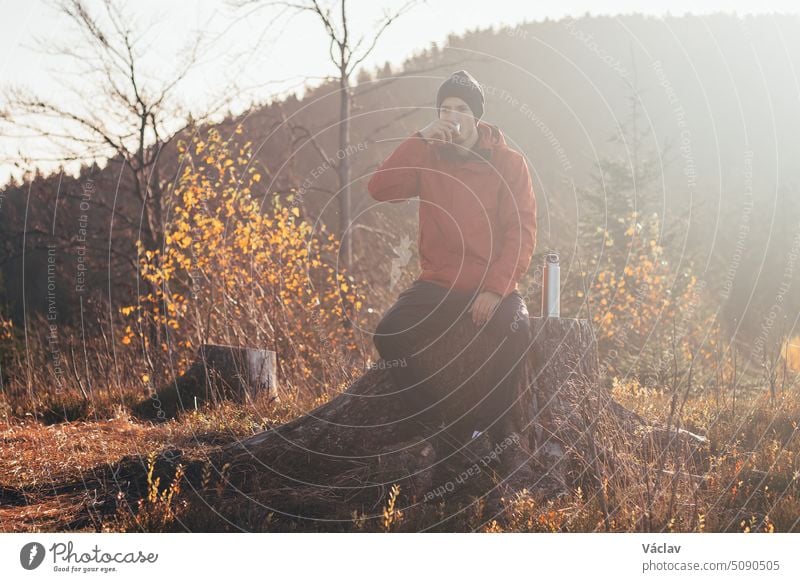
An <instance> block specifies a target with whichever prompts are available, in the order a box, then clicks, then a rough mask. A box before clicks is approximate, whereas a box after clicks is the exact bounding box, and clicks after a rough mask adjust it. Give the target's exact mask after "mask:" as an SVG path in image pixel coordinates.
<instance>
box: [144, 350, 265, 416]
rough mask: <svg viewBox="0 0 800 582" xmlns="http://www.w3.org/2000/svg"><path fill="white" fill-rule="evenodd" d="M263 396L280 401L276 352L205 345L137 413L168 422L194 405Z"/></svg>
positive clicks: (250, 400) (245, 399) (248, 399)
mask: <svg viewBox="0 0 800 582" xmlns="http://www.w3.org/2000/svg"><path fill="white" fill-rule="evenodd" d="M261 394H267V396H268V398H270V399H273V400H278V398H279V396H278V385H277V381H276V359H275V352H274V351H270V350H258V349H254V348H246V347H237V346H225V345H217V344H203V345H202V346H200V348H199V349H198V352H197V358H196V359H195V361H194V363H192V365H191V366H190V367H189V369H188V370H186V372H184V373H183V374H182V375H181V376H180V377H179V378H176V379H175V380H174V381H173V382H171V383H169V384H166V385H165V386H163V387H162V388H160V389H159V390H157V391H156V392H155V393H154V394H153V395H151V397H150V398H147V399H146V400H144V401H142V402H141V403H139V404H138V405H137V406H136V408H135V410H134V413H135V414H137V415H138V416H140V417H143V418H149V419H156V420H165V419H167V418H172V417H174V416H175V415H176V414H177V413H178V412H179V411H181V410H189V409H193V408H194V406H195V403H196V404H198V405H199V404H203V403H206V402H210V403H213V404H218V403H219V402H221V401H223V400H229V399H230V400H233V401H235V402H240V403H241V402H252V401H253V399H255V398H256V397H258V396H260V395H261Z"/></svg>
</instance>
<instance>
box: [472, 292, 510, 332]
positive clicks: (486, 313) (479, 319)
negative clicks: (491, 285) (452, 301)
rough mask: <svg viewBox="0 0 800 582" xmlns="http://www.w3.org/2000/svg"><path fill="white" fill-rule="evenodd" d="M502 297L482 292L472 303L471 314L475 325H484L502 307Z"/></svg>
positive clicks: (493, 293)
mask: <svg viewBox="0 0 800 582" xmlns="http://www.w3.org/2000/svg"><path fill="white" fill-rule="evenodd" d="M501 299H502V297H501V296H500V294H498V293H495V292H494V291H482V292H481V293H480V295H478V296H477V297H476V298H475V301H473V302H472V306H471V307H470V308H469V312H470V313H471V314H472V321H473V322H474V323H475V325H483V324H484V323H486V322H487V321H489V318H490V317H491V316H492V314H493V313H494V310H495V309H496V308H497V306H498V305H500V300H501Z"/></svg>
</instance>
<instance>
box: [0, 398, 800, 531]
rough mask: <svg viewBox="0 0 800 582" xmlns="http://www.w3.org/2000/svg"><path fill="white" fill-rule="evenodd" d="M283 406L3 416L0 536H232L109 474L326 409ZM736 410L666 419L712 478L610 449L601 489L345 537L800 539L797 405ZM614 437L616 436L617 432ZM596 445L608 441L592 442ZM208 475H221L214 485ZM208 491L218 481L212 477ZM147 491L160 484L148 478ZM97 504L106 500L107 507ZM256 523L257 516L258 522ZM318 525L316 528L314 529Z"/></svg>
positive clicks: (287, 525) (163, 486) (388, 521)
mask: <svg viewBox="0 0 800 582" xmlns="http://www.w3.org/2000/svg"><path fill="white" fill-rule="evenodd" d="M613 394H614V397H615V399H616V400H618V401H619V402H620V403H622V404H623V405H624V406H626V407H628V408H629V409H631V410H633V411H635V412H637V413H639V414H641V415H642V416H645V417H646V418H649V419H652V420H656V421H659V422H662V423H664V422H666V420H667V418H668V416H669V410H670V401H671V396H670V394H668V393H666V392H663V391H653V390H645V389H643V388H642V387H641V386H639V385H638V384H636V383H635V382H629V383H626V384H616V385H615V386H614V389H613ZM327 397H328V396H322V397H318V398H317V399H316V400H313V401H299V400H293V399H291V398H288V399H284V401H283V402H281V403H279V404H276V403H266V402H259V403H256V405H255V406H253V407H244V406H239V405H235V404H230V403H229V404H225V405H223V406H221V407H220V408H217V409H213V408H204V409H203V408H201V409H200V410H198V411H191V412H188V413H184V414H182V415H180V416H179V417H178V418H177V419H175V420H171V421H169V422H165V423H161V424H153V423H150V422H140V421H137V420H135V419H133V418H131V417H130V416H129V415H128V414H127V413H126V410H125V408H124V407H122V406H119V405H117V407H116V410H115V414H114V415H112V416H110V417H109V418H107V419H100V420H81V421H74V422H63V423H59V424H50V425H48V424H45V423H43V422H41V421H39V420H32V419H31V418H30V417H29V418H27V419H26V418H24V417H23V418H21V419H20V418H15V417H11V416H6V418H5V423H4V425H3V426H2V429H0V456H1V458H3V459H4V461H3V463H2V464H0V499H1V500H2V504H0V530H2V531H65V530H78V531H176V530H187V529H188V530H195V531H196V530H207V529H208V530H216V529H225V528H226V527H227V529H232V528H230V527H229V526H225V525H224V524H220V523H219V521H218V519H217V518H216V517H215V516H214V514H213V511H212V510H210V509H208V508H204V507H199V508H197V507H195V508H194V509H193V511H192V512H191V515H186V514H185V513H184V512H183V510H184V509H185V506H186V505H185V504H186V500H187V499H188V498H189V497H188V494H189V492H188V491H187V488H186V487H182V482H181V478H182V475H177V476H176V477H174V478H172V479H166V478H165V479H161V480H160V481H158V480H157V479H155V478H154V479H151V480H150V481H149V482H148V491H146V492H145V493H144V494H142V495H141V496H140V498H139V499H138V500H137V499H127V498H119V499H118V502H117V503H116V504H113V506H112V507H109V506H108V503H109V501H108V500H109V499H114V498H115V497H116V493H117V492H116V491H115V490H114V487H115V483H114V482H113V480H111V479H109V471H111V470H112V467H113V466H114V463H116V462H117V461H119V460H120V459H123V458H125V457H134V458H138V459H141V461H142V464H143V465H146V464H147V459H148V457H150V458H151V459H152V458H153V457H152V455H153V454H154V453H155V452H157V451H163V450H166V449H180V450H181V452H182V453H183V458H190V459H191V458H194V459H204V458H205V457H206V455H207V453H208V451H209V450H211V449H212V448H213V447H215V446H217V445H220V444H224V443H226V442H231V441H233V440H236V439H240V438H243V437H246V436H249V435H252V434H254V433H257V432H260V431H262V430H264V429H266V428H268V427H271V426H276V425H279V424H282V423H285V422H287V421H288V420H290V419H291V418H293V417H295V416H297V415H298V414H301V413H302V412H303V411H304V410H308V409H309V408H311V407H313V406H315V405H317V404H320V403H321V402H322V401H324V400H325V399H326V398H327ZM738 398H739V399H738V402H737V409H736V413H735V414H734V413H733V412H732V411H731V407H730V402H725V401H722V402H719V401H717V399H716V398H714V397H712V396H710V395H705V394H702V393H699V394H692V395H690V396H689V397H688V398H687V400H686V402H685V405H684V407H683V408H682V410H681V411H680V415H679V416H678V415H676V416H675V417H674V418H673V421H672V422H673V423H677V424H678V425H679V426H680V427H682V428H685V429H688V430H691V431H692V432H697V433H702V434H705V435H707V436H708V438H709V440H710V444H711V451H712V455H711V459H710V461H711V471H710V472H709V473H708V474H707V475H696V474H693V473H692V472H691V471H690V470H689V469H688V468H687V467H684V466H680V465H675V464H674V463H673V462H672V461H670V460H665V461H664V462H663V463H658V462H651V463H649V464H646V465H642V464H640V463H637V462H635V461H634V460H633V446H632V445H631V444H630V443H626V442H617V443H615V452H616V454H617V458H618V459H621V460H622V463H621V464H620V465H617V466H615V467H610V466H609V467H601V469H603V471H601V474H603V475H604V476H605V477H604V481H603V483H602V492H603V495H599V492H600V490H601V489H597V488H595V489H594V490H589V489H588V488H587V490H581V489H576V490H574V491H572V492H571V495H570V496H568V497H567V498H562V499H560V500H559V501H558V502H545V501H541V500H538V499H536V498H535V497H534V496H533V495H532V494H529V493H528V492H522V493H520V494H518V495H515V496H513V497H511V498H509V499H506V500H505V504H506V508H507V511H506V512H505V514H504V519H499V518H498V519H494V517H495V516H491V515H488V514H486V511H485V509H484V502H483V501H484V500H482V499H478V498H476V499H473V500H472V501H473V502H472V503H471V504H470V503H464V502H460V503H458V504H453V503H449V502H447V501H439V500H437V502H434V503H427V504H420V505H415V506H413V507H403V506H402V503H401V502H400V500H401V499H402V497H398V492H397V491H387V498H386V499H385V502H384V504H383V507H382V508H379V510H378V511H377V512H375V514H374V515H365V514H364V513H361V512H360V511H359V510H355V509H354V510H353V513H352V515H353V519H352V522H351V523H349V524H347V523H345V524H340V525H339V526H337V527H338V528H339V529H340V530H344V531H487V532H500V531H525V532H528V531H537V532H540V531H541V532H555V531H604V530H610V531H779V532H781V531H798V530H800V444H799V443H798V439H797V438H796V437H797V430H798V419H800V397H798V394H797V392H796V391H795V390H792V391H786V392H784V393H782V394H779V395H778V397H777V399H776V400H775V401H771V400H770V399H769V398H768V396H766V395H764V394H758V393H754V394H750V395H740V396H739V397H738ZM620 439H622V436H620ZM600 444H603V443H600ZM214 477H216V476H214ZM204 481H208V482H207V483H205V484H204V485H207V486H208V487H212V488H213V487H214V486H217V485H218V481H215V480H214V479H212V476H211V474H210V473H209V474H208V475H206V477H205V478H204ZM154 482H155V485H153V483H154ZM103 504H105V505H103ZM255 519H256V518H255V517H254V520H255ZM247 525H249V526H250V529H258V530H267V531H296V530H301V529H302V530H309V529H312V530H313V529H316V528H315V527H314V526H313V524H312V525H311V526H310V525H309V524H308V523H307V522H306V523H299V522H292V521H291V520H286V519H281V518H280V516H276V515H273V514H268V515H266V516H259V517H258V519H257V520H256V521H254V522H253V523H250V524H247ZM320 529H321V528H320Z"/></svg>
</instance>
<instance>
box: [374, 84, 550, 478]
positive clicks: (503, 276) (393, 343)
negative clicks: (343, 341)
mask: <svg viewBox="0 0 800 582" xmlns="http://www.w3.org/2000/svg"><path fill="white" fill-rule="evenodd" d="M483 108H484V95H483V90H482V88H481V86H480V85H479V84H478V82H477V81H476V80H475V79H474V77H472V75H470V74H469V73H468V72H467V71H464V70H461V71H458V72H456V73H453V74H452V75H451V76H450V77H449V78H448V79H447V80H446V81H445V82H444V83H442V85H441V87H440V88H439V91H438V93H437V96H436V111H437V115H438V119H436V120H434V121H433V122H431V123H430V124H429V125H427V126H426V127H424V128H423V129H421V130H419V131H415V132H414V133H413V134H412V135H411V136H409V137H407V138H406V139H405V140H404V141H402V142H401V143H400V144H399V145H398V147H397V148H396V149H395V151H394V152H393V153H392V154H391V155H390V156H389V157H388V158H387V159H386V160H385V161H384V162H383V163H382V164H381V165H380V166H379V168H378V169H377V170H376V171H375V173H374V174H373V175H372V177H371V179H370V181H369V184H368V186H367V189H368V191H369V193H370V195H371V196H372V197H373V198H374V199H376V200H378V201H388V202H401V201H403V200H406V199H409V198H413V197H419V199H420V205H419V244H418V247H419V255H420V263H421V267H422V271H421V273H420V275H419V276H418V277H417V279H416V280H415V281H414V283H413V285H412V286H411V287H409V288H408V289H406V290H404V291H403V292H402V293H400V295H399V297H398V299H397V301H396V302H395V304H394V305H392V307H391V308H390V309H389V310H388V311H387V312H386V313H385V314H384V315H383V318H382V319H381V321H380V323H379V324H378V326H377V328H376V330H375V334H374V338H373V341H374V343H375V346H376V348H377V349H378V352H379V353H380V355H381V357H382V358H383V359H384V360H387V361H389V360H400V361H402V360H403V359H405V360H406V365H404V366H392V368H391V370H392V374H393V375H394V378H395V381H396V382H397V384H398V388H399V389H401V390H407V391H408V393H409V398H410V399H412V401H414V402H416V403H417V408H418V409H420V411H421V412H424V411H427V410H429V409H430V408H431V405H432V403H431V402H430V401H429V399H426V396H428V391H427V390H426V389H425V378H422V377H421V374H419V373H418V371H417V369H416V368H415V366H414V357H415V355H416V354H418V353H419V352H420V351H422V350H424V349H426V345H425V344H426V341H427V340H430V339H433V338H436V337H437V336H439V335H440V334H441V333H442V332H443V331H444V330H446V329H447V328H448V327H449V326H451V325H452V324H453V322H454V321H455V320H456V319H457V318H458V317H459V316H461V315H462V314H465V313H466V314H468V315H469V316H470V317H471V318H472V321H473V322H474V323H475V324H476V325H479V326H487V328H488V331H489V332H490V333H491V334H492V335H493V336H494V337H496V338H497V339H498V341H499V343H500V347H499V350H498V352H497V354H496V359H495V361H494V364H493V366H492V376H493V379H494V381H493V382H492V386H487V391H488V392H489V395H488V396H487V398H486V399H485V400H484V401H483V404H482V406H481V412H482V413H483V416H482V417H480V418H479V420H478V422H479V423H480V426H476V427H475V429H476V431H475V433H473V435H466V436H467V438H469V436H474V435H477V434H479V433H480V432H482V431H483V430H487V431H488V434H489V436H490V437H491V439H492V441H493V444H494V443H501V442H503V440H504V439H506V437H507V436H508V435H509V433H510V432H511V431H512V430H513V428H512V427H511V425H510V421H509V420H508V419H510V418H511V415H505V413H506V412H507V411H509V410H510V409H511V408H512V407H513V405H514V400H515V398H516V391H515V388H516V385H517V383H518V378H519V373H520V372H521V370H522V366H523V365H524V360H525V357H526V353H527V349H528V346H529V345H530V327H529V321H528V311H527V307H526V305H525V301H524V299H523V298H522V296H521V295H520V293H519V291H518V281H519V278H520V277H521V276H522V274H523V273H525V271H526V270H527V269H528V266H529V265H530V262H531V257H532V254H533V250H534V247H535V243H536V200H535V197H534V193H533V189H532V186H531V177H530V173H529V171H528V167H527V164H526V162H525V158H524V157H523V156H522V154H520V153H519V152H517V151H515V150H514V149H512V148H510V147H509V146H508V145H507V144H506V141H505V138H504V137H503V133H502V132H501V131H500V130H499V129H498V128H497V127H495V126H493V125H490V124H488V123H486V122H483V121H481V120H480V119H481V117H482V115H483V112H484V111H483ZM505 442H506V445H507V443H508V441H507V440H506V441H505ZM509 457H510V455H509ZM528 458H529V456H526V460H527V459H528ZM516 463H517V465H516V467H510V468H512V469H514V470H516V469H517V468H519V466H520V463H519V456H517V461H516Z"/></svg>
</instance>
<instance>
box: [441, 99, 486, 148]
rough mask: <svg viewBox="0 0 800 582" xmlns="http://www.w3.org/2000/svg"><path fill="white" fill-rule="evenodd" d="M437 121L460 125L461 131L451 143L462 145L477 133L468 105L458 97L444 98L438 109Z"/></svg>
mask: <svg viewBox="0 0 800 582" xmlns="http://www.w3.org/2000/svg"><path fill="white" fill-rule="evenodd" d="M439 119H443V120H445V121H457V122H458V123H460V124H461V131H460V132H459V133H458V135H456V136H454V137H453V143H457V144H460V143H464V142H466V141H468V140H470V139H472V136H473V135H474V134H475V132H476V131H477V128H476V126H475V117H474V116H473V115H472V109H470V108H469V105H467V103H466V102H465V101H464V100H463V99H460V98H458V97H446V98H445V99H444V100H443V101H442V104H441V107H440V108H439Z"/></svg>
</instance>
